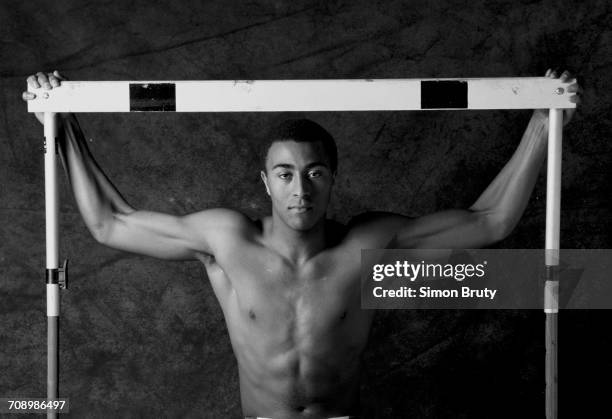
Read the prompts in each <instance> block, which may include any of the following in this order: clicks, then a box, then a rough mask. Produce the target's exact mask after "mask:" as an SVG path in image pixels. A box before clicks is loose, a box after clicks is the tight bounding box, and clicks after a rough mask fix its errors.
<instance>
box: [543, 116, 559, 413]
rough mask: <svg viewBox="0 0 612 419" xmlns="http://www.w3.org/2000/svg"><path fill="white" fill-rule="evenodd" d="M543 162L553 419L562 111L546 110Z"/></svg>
mask: <svg viewBox="0 0 612 419" xmlns="http://www.w3.org/2000/svg"><path fill="white" fill-rule="evenodd" d="M548 124H549V125H548V159H547V162H546V239H545V254H544V258H545V263H546V282H545V283H544V313H545V315H546V418H547V419H557V412H558V392H557V337H558V316H559V277H558V275H559V269H558V268H559V249H560V247H559V238H560V232H561V227H560V223H561V148H562V147H561V146H562V139H563V109H550V110H549V118H548Z"/></svg>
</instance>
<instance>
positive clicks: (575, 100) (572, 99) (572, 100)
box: [569, 95, 582, 105]
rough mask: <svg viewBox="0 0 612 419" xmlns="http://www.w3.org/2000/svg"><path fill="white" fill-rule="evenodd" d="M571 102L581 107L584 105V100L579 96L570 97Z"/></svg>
mask: <svg viewBox="0 0 612 419" xmlns="http://www.w3.org/2000/svg"><path fill="white" fill-rule="evenodd" d="M569 101H570V102H572V103H575V104H576V105H579V104H581V103H582V99H581V98H580V96H578V95H572V96H570V97H569Z"/></svg>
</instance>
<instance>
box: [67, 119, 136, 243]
mask: <svg viewBox="0 0 612 419" xmlns="http://www.w3.org/2000/svg"><path fill="white" fill-rule="evenodd" d="M61 121H62V123H61V126H62V128H61V131H60V135H59V146H60V147H59V152H60V157H61V158H62V163H63V164H64V168H65V169H66V173H67V175H68V180H69V182H70V185H71V188H72V191H73V194H74V197H75V200H76V202H77V206H78V208H79V211H80V212H81V215H82V217H83V219H84V221H85V224H86V225H87V227H88V228H89V230H90V231H91V232H92V234H93V235H94V237H96V238H100V237H101V236H103V235H104V234H105V231H106V230H107V228H108V227H109V225H110V224H111V222H112V221H113V219H114V215H115V214H128V213H130V212H132V211H134V210H133V208H132V207H131V206H130V205H129V204H128V203H127V202H126V201H125V199H123V197H122V196H121V194H120V193H119V191H118V190H117V189H116V188H115V187H114V186H113V184H112V183H111V182H110V180H109V179H108V178H107V177H106V175H105V174H104V172H103V171H102V170H101V168H100V167H99V166H98V164H97V163H96V161H95V160H94V158H93V156H92V154H91V152H90V151H89V148H88V147H87V143H86V141H85V136H84V135H83V132H82V130H81V128H80V126H79V123H78V121H77V119H76V118H75V117H74V115H66V116H62V117H61Z"/></svg>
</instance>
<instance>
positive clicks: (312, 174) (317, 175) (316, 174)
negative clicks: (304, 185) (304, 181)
mask: <svg viewBox="0 0 612 419" xmlns="http://www.w3.org/2000/svg"><path fill="white" fill-rule="evenodd" d="M308 175H309V176H310V177H319V176H321V175H322V173H321V172H319V171H318V170H317V171H314V172H310V173H308Z"/></svg>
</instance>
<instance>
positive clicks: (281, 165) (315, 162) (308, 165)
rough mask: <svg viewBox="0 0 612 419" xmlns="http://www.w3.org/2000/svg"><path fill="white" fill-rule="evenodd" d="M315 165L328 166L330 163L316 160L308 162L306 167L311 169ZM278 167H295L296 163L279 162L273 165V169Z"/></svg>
mask: <svg viewBox="0 0 612 419" xmlns="http://www.w3.org/2000/svg"><path fill="white" fill-rule="evenodd" d="M315 166H323V167H328V165H327V164H326V163H324V162H321V161H314V162H312V163H308V164H307V165H306V169H311V168H313V167H315ZM277 168H281V169H295V166H294V165H292V164H289V163H278V164H275V165H274V166H273V167H272V170H274V169H277Z"/></svg>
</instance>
